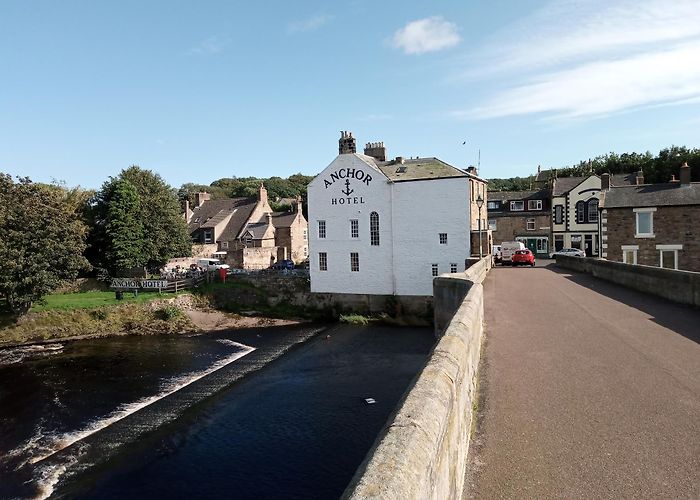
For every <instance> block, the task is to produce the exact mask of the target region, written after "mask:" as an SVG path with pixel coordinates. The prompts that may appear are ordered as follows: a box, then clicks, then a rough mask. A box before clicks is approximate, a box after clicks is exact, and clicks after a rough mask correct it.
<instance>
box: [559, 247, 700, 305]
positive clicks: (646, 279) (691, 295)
mask: <svg viewBox="0 0 700 500" xmlns="http://www.w3.org/2000/svg"><path fill="white" fill-rule="evenodd" d="M556 259H557V265H558V266H561V267H564V268H566V269H572V270H574V271H579V272H583V273H588V274H592V275H593V276H595V277H596V278H601V279H604V280H607V281H612V282H613V283H617V284H619V285H623V286H626V287H628V288H632V289H634V290H639V291H640V292H644V293H648V294H650V295H656V296H659V297H663V298H665V299H668V300H672V301H674V302H679V303H681V304H688V305H694V306H699V307H700V273H697V272H692V271H674V270H672V269H662V268H659V267H651V266H640V265H636V266H635V265H632V264H623V263H622V262H611V261H609V260H605V259H590V258H587V259H581V258H578V257H567V256H565V255H557V256H556Z"/></svg>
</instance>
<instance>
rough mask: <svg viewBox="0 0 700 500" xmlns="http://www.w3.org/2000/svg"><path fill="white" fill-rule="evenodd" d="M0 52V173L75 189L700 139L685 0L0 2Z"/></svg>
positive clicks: (699, 51)
mask: <svg viewBox="0 0 700 500" xmlns="http://www.w3.org/2000/svg"><path fill="white" fill-rule="evenodd" d="M0 61H1V64H0V172H6V173H10V174H12V175H21V176H28V177H30V178H31V179H32V180H35V181H41V182H49V181H52V180H57V181H63V182H65V183H66V184H67V185H69V186H77V185H80V186H82V187H85V188H99V186H100V185H101V184H102V183H103V182H104V181H106V180H107V179H108V177H109V176H116V175H118V174H119V172H120V170H121V169H123V168H127V167H128V166H130V165H139V166H140V167H142V168H145V169H150V170H153V171H154V172H157V173H159V174H160V175H161V176H162V177H163V178H164V179H165V180H166V181H167V182H168V183H170V184H171V185H172V186H174V187H178V186H180V185H181V184H183V183H185V182H194V183H199V184H209V183H211V182H212V181H213V180H216V179H219V178H222V177H234V176H235V177H247V176H257V177H270V176H281V177H287V176H289V175H291V174H294V173H297V172H301V173H304V174H307V175H314V174H316V173H318V172H320V171H321V170H323V169H324V168H325V167H326V166H327V165H328V164H329V163H330V162H331V161H332V160H333V159H334V158H335V156H336V155H337V153H338V138H339V137H340V131H341V130H348V131H352V132H353V134H354V136H355V137H356V138H357V142H358V152H361V151H360V150H361V149H362V147H363V146H364V144H365V143H366V142H375V141H384V143H385V145H386V147H387V152H388V155H389V156H390V157H395V156H404V157H411V156H436V157H438V158H440V159H442V160H444V161H447V162H448V163H450V164H452V165H455V166H457V167H461V168H466V167H467V166H469V165H473V164H477V162H478V160H479V156H480V158H481V164H480V174H481V175H482V176H483V177H488V178H494V177H513V176H527V175H530V174H533V173H534V172H535V171H536V170H537V166H538V165H541V166H542V168H552V167H563V166H566V165H571V164H575V163H578V162H579V161H581V160H586V159H588V158H592V157H595V156H597V155H600V154H605V153H607V152H610V151H615V152H618V153H623V152H632V151H637V152H644V151H651V152H652V153H657V152H658V151H659V150H660V149H662V148H664V147H667V146H670V145H685V146H688V147H700V133H698V132H699V131H700V0H577V1H572V0H553V1H549V0H510V1H506V0H493V1H490V2H483V1H477V0H455V1H450V0H438V1H433V2H423V1H421V2H417V1H408V0H402V1H382V2H376V1H372V0H346V1H344V2H328V1H320V0H318V1H297V2H289V1H286V2H282V1H276V0H275V1H264V2H262V1H261V2H240V1H239V2H232V1H206V0H202V1H199V2H191V1H183V0H171V1H156V0H149V1H148V2H144V1H133V0H120V1H118V2H117V1H113V2H95V1H92V0H90V1H77V0H62V1H61V2H56V1H53V0H50V1H49V0H46V1H41V0H0Z"/></svg>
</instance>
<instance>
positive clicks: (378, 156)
mask: <svg viewBox="0 0 700 500" xmlns="http://www.w3.org/2000/svg"><path fill="white" fill-rule="evenodd" d="M365 155H366V156H371V157H372V158H374V159H375V160H379V161H386V148H385V147H384V143H383V142H368V143H367V144H365Z"/></svg>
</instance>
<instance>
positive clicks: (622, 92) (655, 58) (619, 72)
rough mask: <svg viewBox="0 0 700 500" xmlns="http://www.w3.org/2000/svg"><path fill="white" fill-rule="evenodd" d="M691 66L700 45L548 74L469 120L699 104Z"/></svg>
mask: <svg viewBox="0 0 700 500" xmlns="http://www.w3.org/2000/svg"><path fill="white" fill-rule="evenodd" d="M690 61H700V42H695V43H690V44H683V45H678V46H675V47H672V48H670V49H667V50H662V51H654V52H647V53H644V54H639V55H635V56H631V57H628V58H623V59H616V60H608V61H600V62H591V63H586V64H582V65H579V66H576V67H575V68H573V69H566V70H561V71H555V72H550V73H545V74H541V75H538V76H536V77H535V78H534V79H533V80H532V81H531V82H528V83H524V84H521V85H518V86H516V87H514V88H512V89H509V90H506V91H504V92H502V93H501V94H498V95H497V96H495V97H493V98H492V99H490V100H489V101H488V102H487V103H486V104H485V105H483V106H480V107H478V108H476V109H473V110H472V112H471V113H470V115H471V116H473V117H476V118H493V117H498V116H508V115H520V114H528V113H550V114H554V115H558V116H568V117H580V116H586V115H605V114H610V113H613V112H617V111H622V110H625V109H628V108H634V107H640V106H647V105H651V104H658V103H666V104H671V103H674V102H677V101H685V100H688V99H695V98H697V97H698V96H700V64H692V63H690Z"/></svg>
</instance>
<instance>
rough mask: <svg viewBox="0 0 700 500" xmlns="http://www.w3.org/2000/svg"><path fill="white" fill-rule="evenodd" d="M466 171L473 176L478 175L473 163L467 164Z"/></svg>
mask: <svg viewBox="0 0 700 500" xmlns="http://www.w3.org/2000/svg"><path fill="white" fill-rule="evenodd" d="M467 173H468V174H471V175H473V176H474V177H478V173H477V170H476V167H475V166H474V165H469V166H468V167H467Z"/></svg>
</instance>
